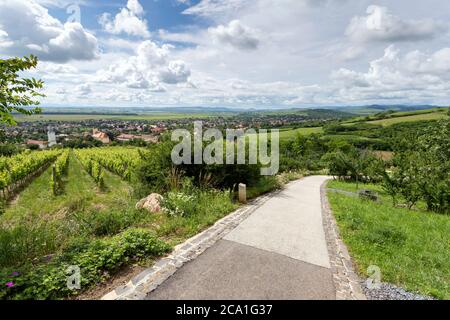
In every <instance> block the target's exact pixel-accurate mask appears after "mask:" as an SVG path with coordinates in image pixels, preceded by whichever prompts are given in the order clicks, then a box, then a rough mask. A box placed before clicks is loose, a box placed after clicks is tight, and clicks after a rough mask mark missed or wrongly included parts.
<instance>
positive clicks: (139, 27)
mask: <svg viewBox="0 0 450 320" xmlns="http://www.w3.org/2000/svg"><path fill="white" fill-rule="evenodd" d="M143 15H144V8H143V7H142V5H141V4H140V3H139V1H138V0H128V2H127V6H126V8H122V9H121V10H120V12H119V13H118V14H117V15H116V16H115V17H114V18H111V14H109V13H103V14H102V15H101V16H100V17H99V19H98V22H99V23H100V24H101V25H102V27H103V29H104V30H105V31H106V32H109V33H112V34H121V33H125V34H128V35H132V36H139V37H143V38H148V37H149V36H150V32H149V31H148V26H147V20H145V19H144V18H143Z"/></svg>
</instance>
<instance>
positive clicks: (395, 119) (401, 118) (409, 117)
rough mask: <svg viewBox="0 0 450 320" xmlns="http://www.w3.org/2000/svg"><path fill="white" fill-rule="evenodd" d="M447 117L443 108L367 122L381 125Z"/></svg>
mask: <svg viewBox="0 0 450 320" xmlns="http://www.w3.org/2000/svg"><path fill="white" fill-rule="evenodd" d="M447 118H448V115H447V110H445V111H436V112H431V113H426V112H422V113H419V114H414V115H404V116H396V117H391V118H388V119H382V120H375V121H368V122H367V123H372V124H380V125H383V126H390V125H393V124H396V123H401V122H415V121H427V120H440V119H447Z"/></svg>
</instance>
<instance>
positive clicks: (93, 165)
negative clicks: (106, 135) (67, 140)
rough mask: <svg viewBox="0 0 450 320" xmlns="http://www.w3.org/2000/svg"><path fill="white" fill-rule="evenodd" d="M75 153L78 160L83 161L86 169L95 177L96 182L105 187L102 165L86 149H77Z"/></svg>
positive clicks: (82, 163)
mask: <svg viewBox="0 0 450 320" xmlns="http://www.w3.org/2000/svg"><path fill="white" fill-rule="evenodd" d="M75 155H76V156H77V158H78V160H79V161H80V162H81V165H82V166H83V168H84V170H86V172H87V173H89V175H90V176H91V177H92V179H94V181H95V183H96V184H97V185H98V186H99V187H100V188H103V187H104V185H105V181H104V180H105V179H104V173H103V170H102V166H101V165H100V164H99V163H98V162H97V161H95V160H93V159H92V158H91V157H90V156H89V155H88V154H87V153H86V152H85V150H75Z"/></svg>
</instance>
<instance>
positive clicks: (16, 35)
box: [0, 0, 98, 62]
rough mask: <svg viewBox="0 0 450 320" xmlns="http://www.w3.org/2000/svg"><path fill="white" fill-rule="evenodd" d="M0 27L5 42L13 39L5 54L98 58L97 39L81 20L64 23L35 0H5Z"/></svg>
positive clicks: (62, 59)
mask: <svg viewBox="0 0 450 320" xmlns="http://www.w3.org/2000/svg"><path fill="white" fill-rule="evenodd" d="M0 28H1V29H3V30H4V36H5V34H7V40H6V41H7V42H10V43H11V42H12V44H10V45H9V46H7V47H6V49H4V50H3V51H4V53H6V54H10V55H26V54H35V55H37V56H38V57H39V58H40V59H42V60H50V61H57V62H66V61H69V60H92V59H95V58H97V57H98V42H97V38H96V37H95V36H94V35H93V34H92V33H90V32H88V31H86V30H85V29H84V28H83V26H82V25H81V24H79V23H66V24H62V23H61V22H60V21H59V20H58V19H56V18H54V17H52V16H51V15H50V14H49V13H48V10H47V9H45V8H44V7H42V6H41V5H39V4H38V3H36V2H35V1H33V0H2V1H1V2H0ZM3 47H4V46H3Z"/></svg>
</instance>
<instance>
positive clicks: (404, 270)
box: [328, 181, 450, 299]
mask: <svg viewBox="0 0 450 320" xmlns="http://www.w3.org/2000/svg"><path fill="white" fill-rule="evenodd" d="M328 187H329V188H336V189H342V190H346V191H352V192H355V191H356V190H357V188H356V184H354V183H345V182H339V181H331V182H330V183H329V185H328ZM360 188H364V189H371V190H375V191H377V192H379V193H380V195H381V199H382V201H381V202H379V203H375V202H370V201H366V200H361V199H359V198H357V197H352V196H347V195H343V194H338V193H334V192H328V198H329V201H330V204H331V208H332V210H333V212H334V215H335V217H336V220H337V223H338V225H339V228H340V232H341V236H342V238H343V240H344V242H345V243H346V244H347V246H348V247H349V251H350V253H351V256H352V257H353V259H354V261H355V262H356V265H357V269H358V272H359V273H360V274H361V275H363V276H367V268H368V267H369V266H370V265H376V266H378V267H379V268H380V269H381V273H382V281H384V282H390V283H393V284H395V285H398V286H401V287H404V288H405V289H407V290H409V291H413V292H419V293H421V294H424V295H431V296H434V297H436V298H439V299H450V255H449V250H450V216H448V215H440V214H436V213H431V212H426V211H414V210H407V209H405V208H395V207H393V205H392V202H391V201H390V199H389V198H388V197H387V196H386V195H385V194H384V193H383V191H382V189H381V188H380V186H378V185H363V186H362V185H361V187H360Z"/></svg>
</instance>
